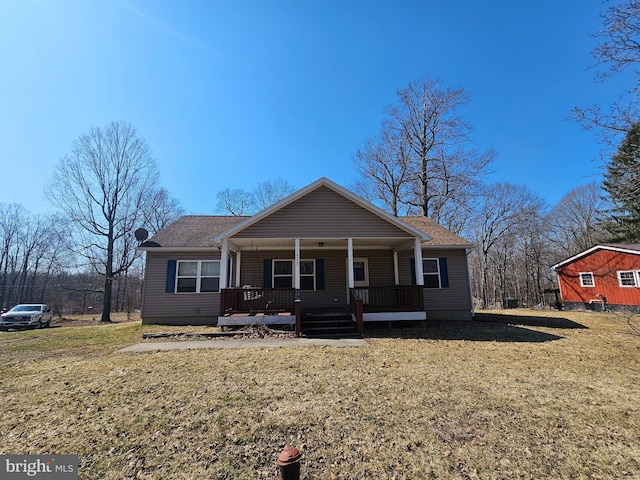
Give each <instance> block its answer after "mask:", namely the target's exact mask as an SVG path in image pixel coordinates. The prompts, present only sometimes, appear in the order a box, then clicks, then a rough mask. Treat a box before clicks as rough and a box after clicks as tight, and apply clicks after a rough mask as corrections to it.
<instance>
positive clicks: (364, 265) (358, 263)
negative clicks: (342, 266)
mask: <svg viewBox="0 0 640 480" xmlns="http://www.w3.org/2000/svg"><path fill="white" fill-rule="evenodd" d="M347 261H348V260H347ZM352 268H353V286H354V287H356V288H357V287H368V286H369V259H367V258H354V259H353V266H352ZM347 279H348V277H347ZM356 296H357V297H358V298H360V299H361V300H362V302H363V303H364V304H365V305H366V304H368V303H369V291H368V290H356Z"/></svg>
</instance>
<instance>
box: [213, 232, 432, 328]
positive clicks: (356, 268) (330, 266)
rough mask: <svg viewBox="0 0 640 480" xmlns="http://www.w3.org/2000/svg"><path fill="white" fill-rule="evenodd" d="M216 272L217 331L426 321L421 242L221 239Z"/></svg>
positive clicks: (323, 239)
mask: <svg viewBox="0 0 640 480" xmlns="http://www.w3.org/2000/svg"><path fill="white" fill-rule="evenodd" d="M409 260H411V268H410V264H409ZM348 265H351V266H352V267H351V268H348ZM220 267H221V268H220V269H221V271H220V293H221V298H220V313H219V317H218V325H220V326H239V325H251V324H266V325H276V324H277V325H290V326H291V327H292V328H295V331H296V333H297V334H303V333H305V332H304V330H305V324H306V323H307V322H308V321H309V319H310V318H312V317H318V316H324V317H327V316H338V315H340V316H343V317H344V316H347V318H349V319H351V321H352V322H353V324H354V325H355V327H356V328H357V331H358V332H359V333H360V334H361V333H362V332H363V329H364V322H365V321H367V322H370V321H395V320H424V319H426V313H425V305H424V294H423V283H424V277H423V272H422V249H421V243H420V239H418V238H407V237H405V238H401V239H400V238H369V239H354V238H341V239H340V238H339V239H336V238H332V239H329V238H313V239H309V238H292V239H264V238H262V239H258V238H252V239H233V238H225V239H222V242H221V261H220Z"/></svg>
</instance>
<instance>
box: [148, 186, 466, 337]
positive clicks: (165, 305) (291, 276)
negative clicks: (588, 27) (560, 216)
mask: <svg viewBox="0 0 640 480" xmlns="http://www.w3.org/2000/svg"><path fill="white" fill-rule="evenodd" d="M471 247H472V245H471V244H470V243H469V242H467V241H465V240H464V239H462V238H460V237H459V236H458V235H455V234H453V233H452V232H450V231H448V230H446V229H445V228H443V227H441V226H439V225H438V224H436V223H435V222H433V221H431V220H429V219H428V218H425V217H404V218H397V217H394V216H392V215H390V214H388V213H387V212H385V211H383V210H381V209H380V208H378V207H376V206H375V205H373V204H371V203H370V202H368V201H366V200H364V199H362V198H361V197H358V196H357V195H355V194H353V193H352V192H350V191H348V190H346V189H344V188H343V187H341V186H339V185H337V184H336V183H334V182H332V181H330V180H328V179H326V178H321V179H319V180H317V181H315V182H314V183H312V184H310V185H308V186H306V187H304V188H302V189H301V190H298V191H297V192H295V193H293V194H292V195H290V196H288V197H287V198H285V199H283V200H281V201H279V202H278V203H276V204H274V205H273V206H271V207H269V208H267V209H266V210H264V211H262V212H260V213H258V214H256V215H253V216H249V217H237V216H236V217H234V216H191V215H189V216H184V217H182V218H180V219H179V220H177V221H176V222H175V223H173V224H171V225H170V226H169V227H167V228H166V229H165V230H163V231H161V232H159V233H158V234H156V235H154V236H153V237H152V238H150V239H149V240H147V241H146V242H144V243H143V244H142V245H141V246H140V247H139V248H140V250H143V251H144V252H146V267H145V281H144V289H143V301H142V311H141V316H142V320H143V323H145V324H150V323H159V324H172V325H182V324H191V325H194V324H218V325H222V326H225V325H226V326H230V325H247V324H253V323H264V324H285V325H286V324H289V325H291V326H293V327H295V329H296V332H298V333H299V334H300V333H302V334H305V333H309V334H310V333H311V332H312V331H314V330H317V331H319V332H321V331H322V330H323V328H328V327H327V325H329V326H331V325H333V326H334V327H335V328H337V329H339V328H345V329H348V328H352V329H353V330H354V331H359V332H362V329H363V326H364V323H365V322H375V321H399V320H425V319H427V318H429V319H444V320H448V319H471V318H472V315H473V311H472V299H471V290H470V282H469V271H468V265H467V253H468V251H469V249H470V248H471ZM323 322H325V323H324V326H323ZM339 322H342V325H341V326H340V325H339ZM330 324H331V325H330Z"/></svg>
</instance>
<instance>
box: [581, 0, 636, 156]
mask: <svg viewBox="0 0 640 480" xmlns="http://www.w3.org/2000/svg"><path fill="white" fill-rule="evenodd" d="M602 19H603V27H604V28H603V30H601V31H599V32H597V33H596V34H594V35H593V37H594V38H596V39H597V40H598V41H599V44H598V45H597V46H596V47H595V48H594V50H593V52H592V53H593V56H594V58H595V65H594V67H595V68H599V67H603V68H604V70H598V72H597V73H596V80H598V81H600V82H602V81H604V80H606V79H608V78H610V77H612V76H614V75H617V74H620V73H621V72H624V71H627V72H628V71H629V69H633V68H634V67H636V66H637V64H638V63H640V0H624V1H622V2H621V3H618V4H613V5H610V6H609V7H608V9H607V10H606V12H605V13H604V14H603V15H602ZM630 77H631V82H630V87H629V91H627V92H621V93H620V96H619V98H618V100H617V101H615V102H614V103H613V104H612V105H610V106H609V107H605V108H603V107H602V106H599V105H593V106H591V107H587V108H582V107H575V108H574V110H573V113H574V118H576V120H578V121H579V122H580V123H581V124H582V125H583V127H584V128H586V129H587V130H596V131H597V132H598V134H599V137H600V141H601V142H602V143H603V144H604V145H607V146H608V147H611V146H615V145H616V144H617V142H618V138H619V137H620V135H621V134H626V133H627V132H628V131H629V130H630V129H631V126H632V125H633V124H634V123H636V122H637V121H638V119H639V118H640V105H639V104H638V93H639V92H640V87H639V85H640V69H638V68H637V67H636V68H635V69H634V70H633V71H632V72H631V74H630Z"/></svg>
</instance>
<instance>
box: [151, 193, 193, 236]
mask: <svg viewBox="0 0 640 480" xmlns="http://www.w3.org/2000/svg"><path fill="white" fill-rule="evenodd" d="M148 200H149V209H148V211H147V212H145V213H146V219H145V223H144V227H145V228H147V229H148V230H149V231H150V232H152V233H157V232H159V231H160V230H162V229H163V228H165V227H166V226H167V225H169V224H170V223H172V222H174V221H176V220H177V219H178V217H180V216H182V215H184V209H183V208H182V205H181V204H180V202H179V201H178V200H176V199H175V198H173V197H172V196H171V195H170V193H169V191H168V190H167V189H165V188H157V189H155V190H153V191H152V192H149V199H148Z"/></svg>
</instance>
